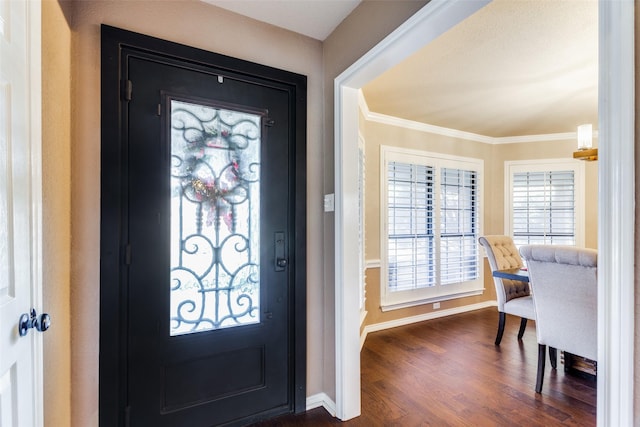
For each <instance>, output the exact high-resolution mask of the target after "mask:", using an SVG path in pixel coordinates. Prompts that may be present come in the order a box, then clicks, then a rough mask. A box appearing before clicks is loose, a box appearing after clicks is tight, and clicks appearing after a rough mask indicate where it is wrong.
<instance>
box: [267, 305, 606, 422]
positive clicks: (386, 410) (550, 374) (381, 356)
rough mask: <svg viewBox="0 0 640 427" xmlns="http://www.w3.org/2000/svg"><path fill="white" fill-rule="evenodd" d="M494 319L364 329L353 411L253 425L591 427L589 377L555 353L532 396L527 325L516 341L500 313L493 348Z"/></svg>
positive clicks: (532, 342) (513, 321)
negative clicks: (346, 415) (356, 410)
mask: <svg viewBox="0 0 640 427" xmlns="http://www.w3.org/2000/svg"><path fill="white" fill-rule="evenodd" d="M497 324H498V313H497V310H496V309H495V308H488V309H483V310H477V311H473V312H470V313H464V314H459V315H455V316H450V317H445V318H441V319H434V320H428V321H425V322H421V323H416V324H412V325H408V326H403V327H399V328H394V329H388V330H385V331H379V332H374V333H371V334H369V335H368V336H367V339H366V342H365V344H364V348H363V350H362V352H361V369H362V415H361V416H360V417H358V418H355V419H353V420H349V421H347V422H344V423H343V422H340V421H339V420H337V419H335V418H333V417H332V416H331V415H329V414H328V413H327V412H326V411H325V410H324V409H323V408H316V409H314V410H311V411H308V412H306V413H304V414H299V415H288V416H284V417H280V418H276V419H273V420H270V421H266V422H261V423H258V424H256V426H261V427H269V426H331V425H344V426H347V427H352V426H402V427H410V426H474V427H475V426H545V427H548V426H581V427H588V426H595V425H596V381H595V380H592V379H588V378H581V377H579V376H575V375H571V374H566V373H565V372H564V366H563V365H561V364H560V356H559V354H558V369H557V371H553V370H552V369H551V366H550V364H549V361H548V360H547V368H546V372H545V379H544V385H543V388H542V394H536V393H535V391H534V386H535V379H536V368H537V343H536V334H535V323H534V322H532V321H529V325H528V326H527V330H526V332H525V335H524V338H523V340H522V342H518V340H517V337H516V336H517V332H518V326H519V324H520V321H519V319H518V318H516V317H512V316H507V326H506V328H505V333H504V337H503V339H502V343H501V345H500V347H496V346H494V344H493V341H494V339H495V333H496V329H497ZM594 333H595V332H594Z"/></svg>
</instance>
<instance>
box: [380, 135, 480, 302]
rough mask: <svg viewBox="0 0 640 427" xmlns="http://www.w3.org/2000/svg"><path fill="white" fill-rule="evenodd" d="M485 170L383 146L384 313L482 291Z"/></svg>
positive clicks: (464, 161)
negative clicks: (479, 242) (480, 245)
mask: <svg viewBox="0 0 640 427" xmlns="http://www.w3.org/2000/svg"><path fill="white" fill-rule="evenodd" d="M482 166H483V162H482V161H481V160H477V159H469V158H463V157H453V156H444V155H440V154H434V153H428V152H423V151H415V150H404V149H399V148H395V147H386V146H383V147H381V171H383V173H381V189H382V192H381V193H382V194H381V200H382V203H381V205H382V212H383V215H382V216H383V221H382V231H381V236H382V239H381V240H382V241H381V254H382V256H381V258H382V259H381V261H382V262H381V277H382V280H381V281H380V282H381V288H382V289H381V291H382V292H381V295H382V298H381V300H382V308H383V310H390V309H394V308H402V307H407V306H411V305H417V304H422V303H426V302H430V301H439V300H444V299H450V298H455V297H461V296H468V295H471V294H478V293H480V292H481V291H482V289H483V283H482V274H481V263H480V262H479V250H478V237H479V235H480V230H479V225H480V223H481V221H480V212H481V208H480V205H481V200H480V194H481V174H482Z"/></svg>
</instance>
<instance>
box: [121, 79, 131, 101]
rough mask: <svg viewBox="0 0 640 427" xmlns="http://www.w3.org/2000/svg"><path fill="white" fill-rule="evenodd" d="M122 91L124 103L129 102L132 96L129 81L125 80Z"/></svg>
mask: <svg viewBox="0 0 640 427" xmlns="http://www.w3.org/2000/svg"><path fill="white" fill-rule="evenodd" d="M123 89H124V99H125V101H131V98H132V96H133V82H132V81H131V80H125V81H124V88H123Z"/></svg>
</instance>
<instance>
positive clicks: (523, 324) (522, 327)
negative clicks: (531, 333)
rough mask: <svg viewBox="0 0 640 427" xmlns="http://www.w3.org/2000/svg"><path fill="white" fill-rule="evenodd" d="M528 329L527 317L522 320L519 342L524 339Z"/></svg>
mask: <svg viewBox="0 0 640 427" xmlns="http://www.w3.org/2000/svg"><path fill="white" fill-rule="evenodd" d="M526 328H527V319H526V317H522V318H520V330H519V331H518V341H520V340H521V339H522V336H523V335H524V330H525V329H526Z"/></svg>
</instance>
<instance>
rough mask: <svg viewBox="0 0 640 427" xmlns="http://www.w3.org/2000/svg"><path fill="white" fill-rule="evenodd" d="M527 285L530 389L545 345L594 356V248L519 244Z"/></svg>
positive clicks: (541, 376)
mask: <svg viewBox="0 0 640 427" xmlns="http://www.w3.org/2000/svg"><path fill="white" fill-rule="evenodd" d="M520 254H521V255H522V257H523V258H524V259H525V260H526V261H527V268H528V269H529V277H530V279H531V283H532V284H533V286H532V288H533V304H534V308H535V312H536V335H537V339H538V373H537V379H536V392H537V393H540V392H541V390H542V382H543V380H544V368H545V347H546V346H549V347H554V348H557V349H560V350H563V351H565V352H569V353H571V354H577V355H579V356H582V357H586V358H587V359H590V360H593V361H596V360H597V354H598V334H597V323H598V312H597V294H598V280H597V276H598V252H597V251H596V250H594V249H581V248H576V247H573V246H549V245H530V246H523V247H521V248H520Z"/></svg>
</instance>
